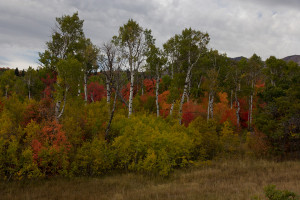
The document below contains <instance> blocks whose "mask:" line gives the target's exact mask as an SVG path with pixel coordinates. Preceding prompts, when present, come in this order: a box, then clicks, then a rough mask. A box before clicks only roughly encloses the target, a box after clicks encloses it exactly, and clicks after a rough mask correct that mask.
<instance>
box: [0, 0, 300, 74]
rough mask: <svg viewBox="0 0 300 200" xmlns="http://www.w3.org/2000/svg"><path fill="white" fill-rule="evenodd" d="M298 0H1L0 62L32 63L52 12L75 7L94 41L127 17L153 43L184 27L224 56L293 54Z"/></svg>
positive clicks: (298, 44) (297, 46)
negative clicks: (150, 35) (151, 37)
mask: <svg viewBox="0 0 300 200" xmlns="http://www.w3.org/2000/svg"><path fill="white" fill-rule="evenodd" d="M299 9H300V1H298V0H286V1H281V0H263V1H262V0H245V1H239V0H163V1H162V0H152V1H149V0H135V1H132V0H101V1H99V0H85V1H81V0H53V1H48V0H2V1H0V67H6V66H8V67H13V68H14V67H19V68H27V67H28V66H29V65H31V66H35V67H36V66H37V65H38V64H37V60H38V53H37V52H41V51H43V50H44V49H45V42H46V41H49V40H50V36H51V31H52V28H53V27H54V24H55V17H61V16H62V15H64V14H72V13H73V12H76V11H78V12H79V16H80V18H81V19H84V20H85V22H84V31H85V33H86V36H87V37H90V38H91V39H92V41H93V42H94V43H95V44H96V45H101V44H102V43H103V42H105V41H107V40H109V39H110V38H111V37H112V36H113V35H115V34H117V33H118V29H119V27H120V26H121V25H122V24H124V23H126V22H127V20H128V19H129V18H133V19H134V20H136V21H138V22H139V23H140V25H141V26H143V27H144V28H148V29H151V30H152V32H153V35H154V37H155V38H156V39H157V43H158V45H160V46H161V45H162V43H164V42H165V41H166V40H167V39H169V38H170V37H172V36H173V35H174V34H176V33H180V32H181V30H182V29H184V28H186V27H192V28H194V29H197V30H201V31H203V32H206V31H207V32H208V33H209V34H210V36H211V43H210V47H211V48H214V49H218V50H219V51H221V52H224V53H225V52H226V53H227V55H228V56H231V57H234V56H240V55H243V56H247V57H249V56H251V55H252V54H253V53H254V52H255V53H257V54H258V55H260V56H262V58H264V59H266V58H267V57H269V56H270V55H275V56H277V57H279V58H281V57H284V56H287V55H292V54H299V50H300V40H299V35H300V24H299V23H298V21H299V20H300V13H299Z"/></svg>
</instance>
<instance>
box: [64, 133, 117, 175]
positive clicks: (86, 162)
mask: <svg viewBox="0 0 300 200" xmlns="http://www.w3.org/2000/svg"><path fill="white" fill-rule="evenodd" d="M113 161H114V156H113V152H112V150H111V149H110V147H109V145H108V144H107V143H106V141H104V140H103V139H98V138H97V139H94V140H93V141H91V142H88V141H87V142H84V143H83V145H82V146H81V148H79V149H78V152H77V154H76V156H75V159H74V161H73V162H72V164H71V172H70V173H71V175H84V176H95V175H101V174H104V173H106V172H108V171H110V170H111V169H113Z"/></svg>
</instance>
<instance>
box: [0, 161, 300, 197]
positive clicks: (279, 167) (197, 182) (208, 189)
mask: <svg viewBox="0 0 300 200" xmlns="http://www.w3.org/2000/svg"><path fill="white" fill-rule="evenodd" d="M268 184H275V185H276V186H277V188H278V189H287V190H290V191H293V192H295V193H297V194H300V162H299V161H297V162H296V161H288V162H272V161H266V160H233V161H228V160H227V161H216V162H213V163H212V164H210V165H205V166H202V167H198V168H193V169H188V170H185V171H183V170H180V171H176V172H175V173H174V174H173V175H172V176H171V177H170V178H168V179H162V178H158V177H145V176H142V175H136V174H132V173H129V174H123V175H112V176H107V177H104V178H74V179H72V180H68V179H51V180H44V181H29V182H27V183H26V184H25V183H20V182H19V183H17V182H15V183H0V199H101V200H102V199H103V200H105V199H116V200H117V199H120V200H121V199H130V200H134V199H143V200H147V199H151V200H152V199H205V200H209V199H213V200H216V199H230V200H234V199H237V200H242V199H251V197H252V196H254V195H257V196H260V197H263V196H264V195H263V188H264V186H266V185H268Z"/></svg>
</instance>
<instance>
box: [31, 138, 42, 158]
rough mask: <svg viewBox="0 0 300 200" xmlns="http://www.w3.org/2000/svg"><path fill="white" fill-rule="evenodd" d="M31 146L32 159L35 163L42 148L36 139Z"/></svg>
mask: <svg viewBox="0 0 300 200" xmlns="http://www.w3.org/2000/svg"><path fill="white" fill-rule="evenodd" d="M31 146H32V149H33V159H34V160H35V161H37V160H38V157H39V152H40V150H41V148H42V144H41V143H40V142H39V141H38V140H37V139H34V140H32V143H31Z"/></svg>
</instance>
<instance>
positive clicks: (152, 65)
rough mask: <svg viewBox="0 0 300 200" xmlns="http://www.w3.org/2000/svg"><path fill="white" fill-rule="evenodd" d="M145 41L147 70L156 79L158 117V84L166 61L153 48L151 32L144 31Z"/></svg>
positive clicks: (155, 48) (158, 51) (158, 50)
mask: <svg viewBox="0 0 300 200" xmlns="http://www.w3.org/2000/svg"><path fill="white" fill-rule="evenodd" d="M146 41H147V46H148V49H147V52H146V55H147V63H148V65H147V70H148V71H149V72H150V73H151V74H155V77H156V89H155V104H156V115H157V117H159V103H158V95H159V82H160V75H161V71H162V66H163V65H164V64H165V62H166V60H165V58H164V57H163V52H162V51H161V50H160V49H159V48H157V47H156V46H155V39H154V38H153V36H152V35H151V31H146Z"/></svg>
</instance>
